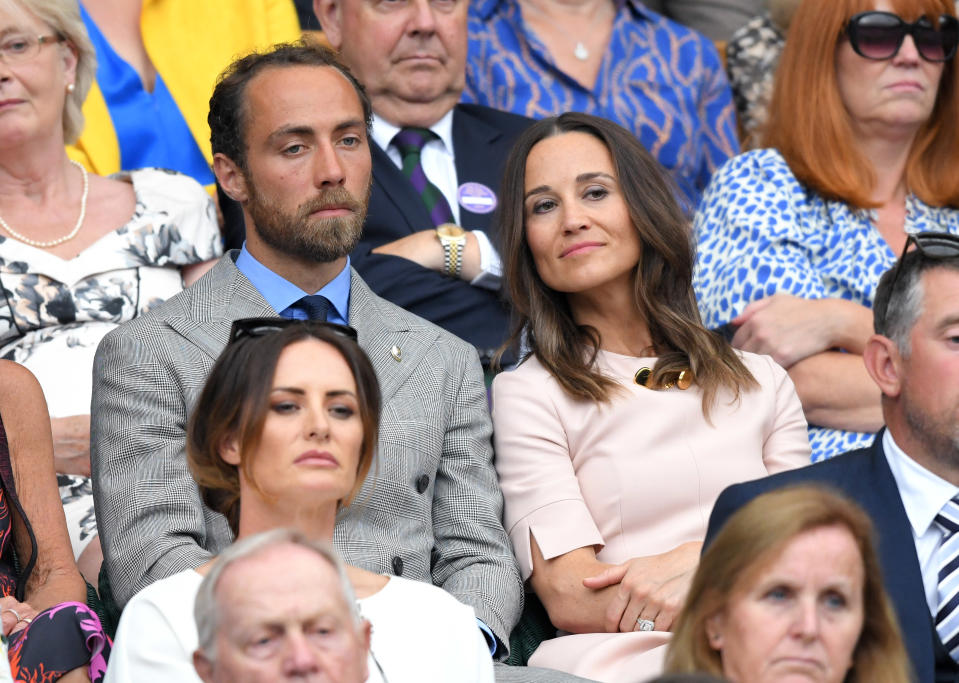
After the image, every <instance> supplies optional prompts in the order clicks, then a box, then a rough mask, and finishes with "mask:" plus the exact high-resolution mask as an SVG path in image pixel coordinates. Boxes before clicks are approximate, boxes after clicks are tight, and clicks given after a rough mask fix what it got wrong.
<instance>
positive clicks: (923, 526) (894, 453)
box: [882, 429, 959, 538]
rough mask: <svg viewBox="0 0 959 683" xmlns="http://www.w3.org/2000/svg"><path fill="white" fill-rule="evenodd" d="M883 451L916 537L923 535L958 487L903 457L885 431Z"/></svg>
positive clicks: (910, 459)
mask: <svg viewBox="0 0 959 683" xmlns="http://www.w3.org/2000/svg"><path fill="white" fill-rule="evenodd" d="M882 450H883V452H884V453H885V454H886V460H887V461H888V462H889V469H891V470H892V476H893V478H894V479H895V480H896V487H897V488H898V489H899V496H900V497H901V498H902V505H903V507H904V508H905V509H906V516H907V517H909V523H910V524H912V530H913V533H914V534H915V535H916V537H917V538H918V537H920V536H922V535H923V534H925V533H926V531H927V530H928V529H929V526H930V525H931V524H932V523H933V520H935V518H936V515H937V514H939V511H940V510H941V509H942V507H943V506H944V505H945V504H946V502H947V501H949V500H950V499H952V498H953V497H954V496H955V495H956V493H959V487H956V486H954V485H953V484H950V483H949V482H948V481H946V480H945V479H943V478H942V477H939V476H938V475H936V474H933V473H932V472H930V471H929V470H927V469H926V468H925V467H923V466H922V465H920V464H919V463H917V462H916V461H915V460H913V459H912V458H910V457H909V456H908V455H906V453H905V452H903V450H902V449H901V448H899V445H898V444H897V443H896V442H895V440H894V439H893V438H892V434H891V433H890V432H889V430H888V429H887V430H886V431H885V433H884V434H883V435H882Z"/></svg>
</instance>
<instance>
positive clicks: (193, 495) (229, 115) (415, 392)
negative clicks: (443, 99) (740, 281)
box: [92, 45, 522, 657]
mask: <svg viewBox="0 0 959 683" xmlns="http://www.w3.org/2000/svg"><path fill="white" fill-rule="evenodd" d="M370 119H371V111H370V104H369V100H368V99H367V97H366V94H365V92H363V89H362V87H361V86H360V85H359V84H358V83H357V82H356V80H355V79H354V78H353V76H352V75H351V74H350V72H349V71H348V70H347V69H346V68H345V67H344V66H343V65H342V64H341V63H340V62H339V61H338V60H337V58H336V57H335V55H334V54H333V53H332V52H330V51H329V50H326V49H325V48H320V47H315V46H308V45H292V46H291V45H286V46H283V45H281V46H277V47H276V48H274V49H273V50H272V51H270V52H268V53H263V54H254V55H249V56H247V57H244V58H242V59H239V60H237V61H236V62H234V64H233V65H231V66H230V67H229V68H228V69H227V71H226V72H225V73H224V74H223V75H222V76H221V78H220V80H219V82H218V84H217V86H216V89H215V91H214V94H213V97H212V98H211V100H210V114H209V122H210V128H211V141H212V146H213V151H214V171H215V173H216V176H217V180H218V181H219V183H220V185H221V187H222V188H223V189H224V190H225V191H226V192H227V193H228V194H229V195H230V196H231V197H232V198H233V199H235V200H237V201H238V202H239V203H240V204H241V205H242V207H243V212H244V217H245V220H246V226H247V235H246V242H245V244H244V247H243V249H241V250H239V251H232V252H230V253H228V254H227V255H225V256H224V257H223V258H222V259H221V260H220V261H219V262H218V263H217V264H216V265H215V266H214V268H213V269H212V270H211V271H210V272H209V273H207V274H206V275H205V276H204V277H203V278H201V279H200V280H199V281H198V282H197V283H196V284H195V285H194V286H193V287H190V288H189V289H188V290H186V291H184V292H183V293H182V294H181V295H179V296H177V297H174V298H172V299H170V300H169V301H167V302H166V303H164V304H163V305H162V306H159V307H157V308H155V309H153V311H151V313H150V314H149V315H146V316H142V317H139V318H137V319H135V320H133V321H131V322H130V324H127V325H123V326H121V327H120V328H119V329H117V330H116V331H114V332H113V333H111V334H110V335H108V336H107V337H106V338H105V339H104V340H103V342H102V343H101V345H100V347H99V349H98V351H97V356H96V362H95V367H94V391H93V405H92V460H93V483H94V496H95V502H96V511H97V517H98V520H99V522H100V525H101V538H102V541H103V549H104V558H105V561H104V565H105V569H106V573H107V577H108V579H109V582H110V585H111V588H112V592H113V596H114V597H115V599H116V601H117V602H118V603H119V604H120V605H121V606H122V605H123V604H125V603H126V602H127V601H128V600H129V599H130V597H131V596H132V595H133V594H134V593H135V592H136V591H138V590H139V589H141V588H143V587H144V586H147V585H148V584H150V583H152V582H153V581H155V580H157V579H160V578H163V577H166V576H169V575H171V574H174V573H176V572H178V571H181V570H184V569H187V568H195V567H198V566H200V565H201V564H203V563H204V562H206V561H207V560H208V559H209V558H210V557H211V556H212V555H215V554H217V553H219V551H220V550H222V549H223V548H225V547H226V546H227V545H229V544H230V542H231V540H232V539H231V535H230V532H229V528H228V526H227V523H226V520H225V519H224V518H223V517H222V516H220V515H218V514H216V513H213V512H211V511H210V510H208V509H206V508H205V507H204V506H203V504H202V502H201V500H200V495H199V492H198V490H197V487H196V484H195V483H194V482H193V479H192V478H191V476H190V472H189V470H188V467H187V462H186V457H185V429H186V425H187V420H188V418H189V416H190V412H191V409H192V407H193V405H194V403H195V401H196V399H197V397H198V394H199V392H200V390H201V388H202V386H203V383H204V381H205V378H206V375H207V373H208V372H209V370H210V367H211V366H212V364H213V362H214V360H215V359H216V357H217V356H218V354H219V353H220V351H221V350H222V349H223V347H224V346H225V344H226V343H227V338H228V335H229V332H230V326H231V324H232V322H233V321H234V320H237V319H239V318H249V317H258V316H276V315H280V316H283V317H289V318H300V319H305V318H309V319H313V320H323V321H326V322H332V323H339V324H346V325H350V326H352V327H353V328H355V329H356V331H357V333H358V341H359V343H360V345H361V346H362V347H363V349H364V350H365V351H366V353H367V354H368V355H369V357H370V360H371V361H372V363H373V366H374V368H375V369H376V373H377V377H378V379H379V383H380V389H381V392H382V397H383V415H382V421H381V424H380V427H379V430H380V433H379V445H378V449H377V450H378V457H377V465H376V467H374V468H373V470H372V472H371V475H370V476H369V477H367V480H366V482H365V483H364V486H363V491H362V492H361V493H360V495H359V496H358V497H357V500H358V501H359V502H358V503H357V504H355V505H351V506H348V507H346V508H344V509H343V510H341V511H340V516H339V523H338V525H337V528H336V533H335V539H334V540H335V545H336V547H337V549H338V551H339V552H340V553H341V554H342V556H343V558H344V560H345V561H347V562H349V563H350V564H353V565H356V566H359V567H362V568H364V569H367V570H370V571H373V572H377V573H382V574H393V575H397V576H404V577H406V578H412V579H418V580H422V581H428V582H431V583H434V584H435V585H437V586H440V587H442V588H444V589H445V590H447V591H448V592H449V593H451V594H452V595H453V596H455V597H456V598H458V599H459V600H461V601H462V602H464V603H466V604H468V605H470V606H471V607H473V609H474V611H475V612H476V615H477V617H478V619H479V622H480V623H478V624H477V627H478V628H480V629H481V630H482V631H483V633H484V634H485V635H486V637H487V638H488V642H489V644H490V647H491V650H494V651H495V652H496V655H497V656H504V655H505V653H506V643H507V642H508V639H509V633H510V630H511V629H512V627H513V625H514V624H515V623H516V620H517V619H518V618H519V613H520V610H521V607H522V583H521V580H520V577H519V574H518V572H517V569H516V565H515V561H514V559H513V555H512V551H511V548H510V544H509V541H508V539H507V536H506V533H505V532H504V530H503V526H502V523H501V514H502V496H501V494H500V490H499V486H498V484H497V480H496V473H495V471H494V469H493V466H492V452H491V445H490V434H491V426H490V419H489V412H488V408H487V399H486V392H485V390H484V387H483V383H482V373H481V367H480V363H479V360H478V357H477V354H476V351H475V350H474V349H473V348H472V347H471V346H469V345H468V344H466V343H464V342H463V341H461V340H459V339H457V338H456V337H454V336H453V335H451V334H449V333H447V332H445V331H443V330H441V329H439V328H438V327H436V326H434V325H432V324H430V323H428V322H426V321H424V320H422V319H420V318H418V317H417V316H415V315H412V314H410V313H408V312H406V311H404V310H402V309H400V308H398V307H396V306H395V305H393V304H391V303H389V302H387V301H385V300H383V299H381V298H380V297H378V296H377V295H375V294H374V293H373V292H371V291H370V289H369V287H368V286H367V284H366V283H365V282H364V281H363V279H362V278H361V277H360V276H359V275H358V274H357V273H356V272H355V271H354V270H352V268H351V267H350V262H349V257H348V254H349V253H350V251H351V250H352V249H353V248H354V246H355V245H356V242H357V240H358V239H359V234H360V229H361V226H362V225H363V219H364V216H365V213H366V205H367V197H368V192H369V187H370V165H371V162H370V146H371V144H370V142H369V139H368V131H369V124H370ZM424 646H425V647H424V652H423V653H411V656H427V657H428V656H430V654H429V645H428V644H424Z"/></svg>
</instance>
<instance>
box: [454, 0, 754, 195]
mask: <svg viewBox="0 0 959 683" xmlns="http://www.w3.org/2000/svg"><path fill="white" fill-rule="evenodd" d="M571 49H572V46H571ZM463 101H464V102H477V103H479V104H485V105H487V106H489V107H495V108H497V109H502V110H504V111H510V112H513V113H515V114H523V115H525V116H529V117H532V118H535V119H541V118H544V117H547V116H555V115H558V114H561V113H563V112H566V111H578V112H584V113H587V114H595V115H597V116H602V117H604V118H607V119H609V120H611V121H615V122H616V123H618V124H619V125H621V126H623V127H624V128H627V129H628V130H630V131H632V132H633V133H634V134H635V135H636V137H637V138H639V141H640V142H642V143H643V145H644V146H645V147H646V149H648V150H649V151H650V152H651V153H652V155H653V156H654V157H656V159H657V160H658V161H659V162H660V163H661V164H662V165H663V166H664V167H665V168H666V169H667V170H668V171H669V172H670V173H671V174H672V176H673V178H674V179H675V181H676V182H677V183H678V185H679V189H680V192H681V197H680V199H684V200H685V201H686V206H685V208H686V210H687V212H688V213H690V212H691V211H692V210H694V209H695V208H696V206H697V205H698V203H699V198H700V195H701V194H702V191H703V190H704V189H705V187H706V185H707V183H708V182H709V178H710V176H711V175H712V173H713V171H714V170H716V169H717V168H718V167H719V166H721V165H722V164H723V163H724V162H725V161H726V160H727V159H728V158H730V157H731V156H733V155H735V154H736V153H737V152H738V151H739V142H738V139H737V132H736V114H735V110H734V107H733V101H732V93H731V91H730V89H729V82H728V81H727V80H726V74H725V72H724V71H723V68H722V64H721V63H720V61H719V55H718V54H717V52H716V48H715V47H714V46H713V44H712V42H711V41H710V40H709V39H708V38H706V37H705V36H703V35H701V34H699V33H697V32H695V31H693V30H691V29H688V28H685V27H684V26H680V25H679V24H677V23H674V22H672V21H669V20H668V19H665V18H663V17H661V16H659V15H658V14H656V13H655V12H652V11H650V10H649V9H647V8H645V7H643V5H642V4H641V3H640V1H639V0H624V1H623V2H620V3H619V5H618V11H617V15H616V18H615V20H614V23H613V32H612V35H611V37H610V41H609V48H608V49H607V51H606V54H605V56H604V57H603V62H602V65H601V66H600V69H599V75H598V76H597V78H596V83H595V85H594V87H593V88H592V90H588V89H586V88H585V87H583V86H582V85H581V84H580V83H578V82H577V81H575V80H574V79H573V78H571V77H570V76H568V75H566V74H565V73H564V72H563V71H561V70H560V69H559V68H558V67H557V66H556V64H555V62H554V61H553V58H552V57H551V56H550V54H549V51H548V50H547V49H546V47H545V45H544V44H543V43H542V42H541V41H540V40H539V38H537V37H536V35H535V34H534V33H533V32H532V31H531V30H530V29H529V28H528V27H527V26H526V25H525V24H524V23H523V20H522V15H521V12H520V8H519V4H518V2H517V1H516V0H474V1H473V2H472V3H470V7H469V59H468V60H467V67H466V90H465V92H464V94H463Z"/></svg>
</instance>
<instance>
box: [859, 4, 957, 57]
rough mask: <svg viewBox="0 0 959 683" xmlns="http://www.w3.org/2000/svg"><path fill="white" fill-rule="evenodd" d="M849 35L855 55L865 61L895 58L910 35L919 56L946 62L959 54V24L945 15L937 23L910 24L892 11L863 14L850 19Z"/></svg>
mask: <svg viewBox="0 0 959 683" xmlns="http://www.w3.org/2000/svg"><path fill="white" fill-rule="evenodd" d="M846 35H847V36H849V43H850V45H852V49H853V50H855V51H856V54H858V55H859V56H861V57H865V58H866V59H892V58H893V57H895V56H896V54H897V53H898V52H899V48H900V47H902V41H903V40H905V38H906V36H907V35H909V36H912V41H913V42H914V43H915V44H916V50H918V52H919V56H920V57H922V58H923V59H925V60H926V61H927V62H945V61H947V60H950V59H952V58H953V56H954V55H955V54H956V43H957V42H959V21H957V20H956V18H955V17H953V16H950V15H948V14H943V15H941V16H940V17H939V18H938V19H936V20H935V22H932V21H930V20H929V19H928V18H926V17H919V19H917V20H916V21H914V22H912V23H911V24H910V23H908V22H905V21H903V20H902V19H900V18H899V16H898V15H895V14H893V13H892V12H861V13H859V14H857V15H856V16H854V17H853V18H852V19H850V20H849V23H848V24H847V25H846Z"/></svg>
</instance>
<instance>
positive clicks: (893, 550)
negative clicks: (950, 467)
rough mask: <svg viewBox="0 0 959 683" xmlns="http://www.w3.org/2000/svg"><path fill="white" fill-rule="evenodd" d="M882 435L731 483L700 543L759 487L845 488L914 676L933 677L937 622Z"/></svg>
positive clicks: (763, 490)
mask: <svg viewBox="0 0 959 683" xmlns="http://www.w3.org/2000/svg"><path fill="white" fill-rule="evenodd" d="M882 435H883V432H880V433H879V434H878V435H877V436H876V438H875V440H874V441H873V444H872V445H871V446H870V447H869V448H863V449H859V450H856V451H850V452H849V453H845V454H843V455H838V456H836V457H834V458H830V459H829V460H826V461H823V462H820V463H816V464H814V465H809V466H807V467H800V468H799V469H796V470H790V471H788V472H782V473H779V474H775V475H773V476H770V477H765V478H763V479H757V480H755V481H749V482H745V483H743V484H735V485H733V486H730V487H729V488H727V489H726V490H725V491H723V492H722V494H720V496H719V499H718V500H717V501H716V505H715V506H714V507H713V512H712V515H711V516H710V518H709V529H708V531H707V533H706V543H705V544H704V548H708V546H709V544H710V543H711V542H712V541H713V539H714V538H715V537H716V535H717V534H718V533H719V531H720V530H721V529H722V526H723V524H725V522H726V521H727V520H728V519H729V517H731V516H732V515H733V514H734V513H735V512H736V511H737V510H738V509H739V508H741V507H742V506H743V505H745V504H746V503H748V502H749V501H751V500H752V499H753V498H755V497H757V496H759V495H761V494H763V493H767V492H769V491H773V490H777V489H780V488H783V487H786V486H794V485H798V484H821V485H824V486H827V487H831V488H833V489H835V490H838V491H839V492H840V493H842V494H845V495H846V496H847V497H848V498H850V499H851V500H853V501H855V502H856V503H858V504H859V505H860V507H862V509H863V510H864V511H865V512H866V514H867V515H869V518H870V519H871V520H872V523H873V526H874V528H875V530H876V541H877V543H876V552H877V554H878V556H879V563H880V565H881V567H882V574H883V584H884V585H885V588H886V592H887V593H888V594H889V597H890V599H891V601H892V604H893V607H894V609H895V611H896V615H897V617H898V622H899V627H900V629H901V631H902V636H903V640H904V642H905V644H906V649H907V651H908V653H909V657H910V659H911V660H912V664H913V668H914V669H915V672H916V674H917V679H918V680H919V681H923V682H925V681H932V680H933V679H934V670H935V668H936V656H937V654H936V648H935V640H934V632H935V628H934V626H933V622H932V617H931V615H930V614H929V609H928V606H927V604H926V597H925V588H924V585H923V581H922V574H921V571H920V568H919V559H918V557H917V555H916V546H915V541H914V538H913V532H912V526H911V525H910V522H909V519H908V517H907V516H906V510H905V507H904V506H903V504H902V498H901V497H900V495H899V489H898V487H897V485H896V480H895V478H894V477H893V475H892V470H890V468H889V462H888V461H887V460H886V455H885V453H884V452H883V449H882ZM950 680H952V679H950Z"/></svg>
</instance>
